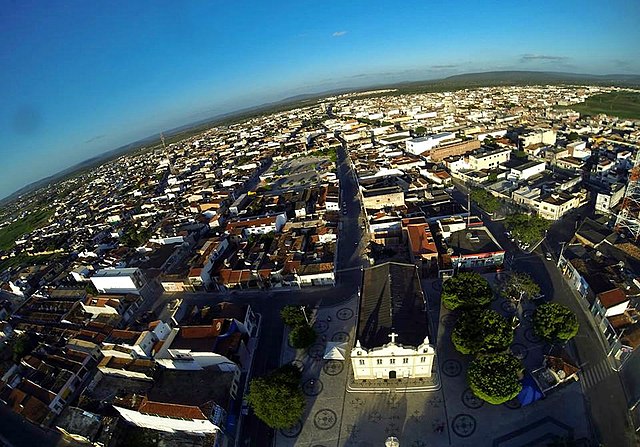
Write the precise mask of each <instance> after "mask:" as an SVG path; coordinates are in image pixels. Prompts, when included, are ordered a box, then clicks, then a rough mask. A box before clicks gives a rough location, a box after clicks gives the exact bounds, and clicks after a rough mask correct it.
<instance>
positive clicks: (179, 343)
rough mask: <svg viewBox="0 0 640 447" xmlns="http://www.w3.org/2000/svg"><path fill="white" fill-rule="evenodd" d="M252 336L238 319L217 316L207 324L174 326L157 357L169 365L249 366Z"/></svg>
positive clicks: (188, 366)
mask: <svg viewBox="0 0 640 447" xmlns="http://www.w3.org/2000/svg"><path fill="white" fill-rule="evenodd" d="M249 338H250V337H249V334H248V332H247V329H246V327H244V326H243V325H241V324H239V323H238V322H237V321H236V320H235V319H232V318H216V319H214V320H212V321H211V323H210V324H207V325H198V326H181V327H179V328H175V329H173V330H172V332H171V334H170V335H169V336H168V337H167V339H166V340H165V341H164V343H163V344H162V346H160V347H159V349H158V351H157V353H156V354H155V356H154V358H155V360H156V362H157V363H158V364H159V365H161V366H163V367H164V368H169V369H178V370H185V369H186V370H202V369H205V368H207V367H210V366H220V365H227V367H228V368H229V369H230V370H238V371H239V370H240V369H243V370H246V368H248V366H249V362H250V357H251V353H250V350H249V346H248V344H249Z"/></svg>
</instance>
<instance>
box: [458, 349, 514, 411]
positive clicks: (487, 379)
mask: <svg viewBox="0 0 640 447" xmlns="http://www.w3.org/2000/svg"><path fill="white" fill-rule="evenodd" d="M521 373H522V364H521V363H520V361H519V360H518V359H517V358H515V357H514V356H512V355H511V354H494V355H480V356H479V357H477V358H476V359H475V360H473V361H472V362H471V364H470V365H469V370H468V371H467V383H468V384H469V388H471V391H473V394H475V395H476V396H477V397H479V398H480V399H482V400H484V401H487V402H489V403H490V404H494V405H500V404H502V403H505V402H507V401H510V400H511V399H513V398H514V397H516V396H517V395H518V393H519V392H520V390H521V389H522V384H521V383H520V374H521Z"/></svg>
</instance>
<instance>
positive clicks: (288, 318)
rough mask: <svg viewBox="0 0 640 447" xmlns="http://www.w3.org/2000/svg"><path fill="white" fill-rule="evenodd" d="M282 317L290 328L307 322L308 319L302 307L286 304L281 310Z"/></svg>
mask: <svg viewBox="0 0 640 447" xmlns="http://www.w3.org/2000/svg"><path fill="white" fill-rule="evenodd" d="M280 318H282V321H283V322H284V324H286V325H287V326H289V327H290V328H294V327H296V326H300V325H303V324H307V319H306V318H305V317H304V313H303V312H302V309H300V307H298V306H284V307H283V308H282V310H281V311H280Z"/></svg>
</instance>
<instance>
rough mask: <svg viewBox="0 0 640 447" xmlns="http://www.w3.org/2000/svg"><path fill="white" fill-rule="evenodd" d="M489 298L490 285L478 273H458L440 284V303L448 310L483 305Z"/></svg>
mask: <svg viewBox="0 0 640 447" xmlns="http://www.w3.org/2000/svg"><path fill="white" fill-rule="evenodd" d="M491 300H493V291H492V290H491V286H490V285H489V282H488V281H487V280H486V279H484V278H483V277H482V276H480V275H479V274H478V273H473V272H465V273H458V274H457V275H455V276H454V277H452V278H449V279H447V280H446V281H445V282H444V284H443V285H442V303H443V304H444V306H445V307H446V308H447V309H449V310H456V309H471V308H474V307H483V306H486V305H487V304H489V303H490V302H491Z"/></svg>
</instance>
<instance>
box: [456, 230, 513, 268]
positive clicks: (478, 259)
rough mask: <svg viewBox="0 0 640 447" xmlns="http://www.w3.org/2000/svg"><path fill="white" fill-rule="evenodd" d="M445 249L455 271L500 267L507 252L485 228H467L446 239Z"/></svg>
mask: <svg viewBox="0 0 640 447" xmlns="http://www.w3.org/2000/svg"><path fill="white" fill-rule="evenodd" d="M444 249H445V250H446V254H447V255H448V256H450V258H451V267H452V268H453V269H454V270H455V269H482V268H485V267H493V268H495V267H499V266H501V265H502V264H503V263H504V254H505V251H504V249H503V248H502V246H500V244H499V243H498V241H497V240H496V239H495V238H494V237H493V234H491V231H489V229H488V228H487V227H485V226H474V227H467V228H465V229H463V230H459V231H454V232H452V233H451V234H450V235H449V237H448V238H445V239H444Z"/></svg>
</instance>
